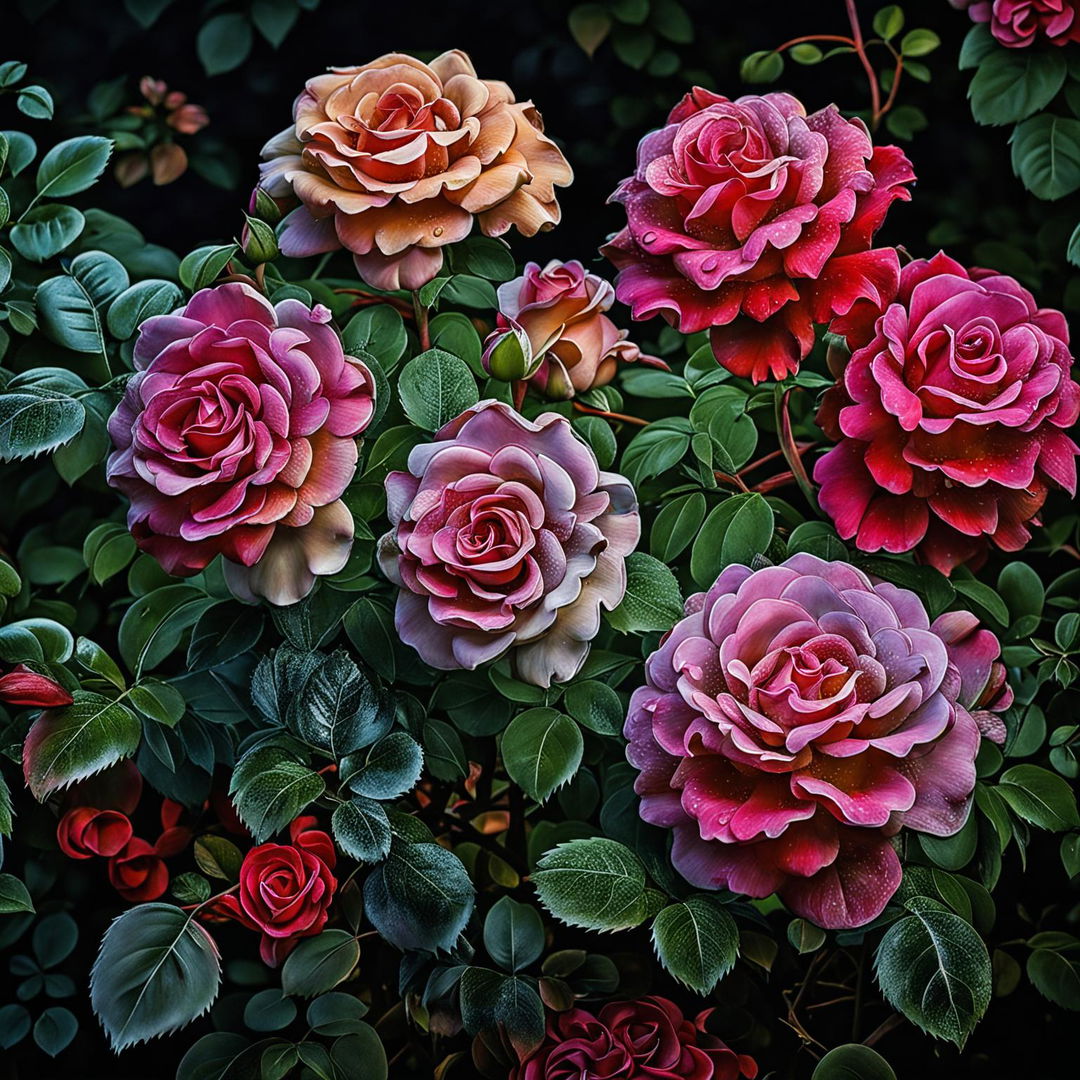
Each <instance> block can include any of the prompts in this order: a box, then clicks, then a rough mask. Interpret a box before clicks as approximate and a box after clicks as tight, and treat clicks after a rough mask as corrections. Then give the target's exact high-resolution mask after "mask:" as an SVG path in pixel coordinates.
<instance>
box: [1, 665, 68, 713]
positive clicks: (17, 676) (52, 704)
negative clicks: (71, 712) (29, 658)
mask: <svg viewBox="0 0 1080 1080" xmlns="http://www.w3.org/2000/svg"><path fill="white" fill-rule="evenodd" d="M74 700H75V699H74V698H73V697H72V696H71V695H70V694H69V693H68V692H67V691H66V690H65V689H64V688H63V687H62V686H61V685H60V684H59V683H58V682H55V681H54V680H53V679H50V678H48V677H47V676H45V675H39V674H38V673H37V672H36V671H31V670H30V668H28V667H27V666H26V665H25V664H19V665H17V666H16V667H14V668H12V669H11V671H9V672H8V673H7V674H6V675H4V676H3V677H2V678H0V701H2V702H3V703H4V704H5V705H24V706H29V707H30V708H35V709H57V708H59V707H60V706H61V705H70V704H71V703H72V701H74Z"/></svg>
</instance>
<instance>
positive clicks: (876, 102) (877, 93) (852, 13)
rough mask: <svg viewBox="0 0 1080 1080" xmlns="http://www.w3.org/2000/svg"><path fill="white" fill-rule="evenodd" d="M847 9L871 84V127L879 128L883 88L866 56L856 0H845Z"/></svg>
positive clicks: (856, 48) (852, 30) (860, 57)
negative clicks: (879, 84)
mask: <svg viewBox="0 0 1080 1080" xmlns="http://www.w3.org/2000/svg"><path fill="white" fill-rule="evenodd" d="M844 6H845V7H846V8H847V16H848V22H849V23H851V36H852V37H853V38H854V47H855V52H856V54H857V55H858V57H859V61H860V62H861V63H862V66H863V71H865V72H866V78H867V79H868V80H869V82H870V127H871V128H877V126H878V124H879V123H880V122H881V88H880V87H879V86H878V81H877V75H876V74H875V73H874V66H873V64H871V63H870V57H868V56H867V55H866V46H865V45H864V44H863V36H862V27H861V26H860V25H859V14H858V12H857V11H856V10H855V0H844Z"/></svg>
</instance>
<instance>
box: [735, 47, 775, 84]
mask: <svg viewBox="0 0 1080 1080" xmlns="http://www.w3.org/2000/svg"><path fill="white" fill-rule="evenodd" d="M783 73H784V58H783V57H782V56H781V55H780V54H779V53H778V52H772V51H771V50H768V49H765V50H762V51H760V52H753V53H751V54H750V55H749V56H747V57H745V58H744V59H743V62H742V63H741V64H740V65H739V77H740V78H741V79H742V81H743V82H746V83H771V82H776V80H777V79H779V78H780V76H781V75H783Z"/></svg>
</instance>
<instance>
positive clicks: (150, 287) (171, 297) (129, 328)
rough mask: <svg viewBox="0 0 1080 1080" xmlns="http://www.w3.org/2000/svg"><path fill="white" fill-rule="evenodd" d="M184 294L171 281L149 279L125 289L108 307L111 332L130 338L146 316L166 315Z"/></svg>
mask: <svg viewBox="0 0 1080 1080" xmlns="http://www.w3.org/2000/svg"><path fill="white" fill-rule="evenodd" d="M182 299H183V294H182V293H181V292H180V289H179V288H178V287H177V286H176V285H174V284H173V282H171V281H165V280H163V279H161V278H150V279H149V280H147V281H140V282H138V283H137V284H135V285H132V286H131V287H130V288H129V289H125V290H124V291H123V292H122V293H121V294H120V295H119V296H117V297H116V299H115V300H113V302H112V304H111V306H110V307H109V317H108V323H109V333H110V334H112V336H113V337H114V338H116V339H117V340H118V341H127V339H128V338H130V337H132V336H133V335H134V333H135V331H136V330H137V329H138V328H139V327H140V326H141V325H142V323H144V322H145V321H146V320H147V319H149V318H150V317H151V316H154V315H167V314H168V313H169V312H171V311H173V310H174V309H175V308H177V307H178V306H179V305H180V302H181V300H182Z"/></svg>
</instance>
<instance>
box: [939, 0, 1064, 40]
mask: <svg viewBox="0 0 1080 1080" xmlns="http://www.w3.org/2000/svg"><path fill="white" fill-rule="evenodd" d="M949 3H951V4H952V6H953V7H955V8H960V9H961V10H966V11H967V13H968V14H969V15H970V16H971V18H972V21H973V22H977V23H989V24H990V33H992V34H993V35H994V37H995V38H996V39H997V41H998V42H999V43H1000V44H1002V45H1005V46H1006V47H1007V48H1010V49H1026V48H1028V47H1029V46H1030V45H1033V44H1034V43H1035V42H1036V40H1038V39H1039V38H1044V39H1046V40H1047V41H1049V42H1051V43H1052V44H1054V45H1065V44H1067V43H1069V42H1075V41H1080V4H1077V0H949Z"/></svg>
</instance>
